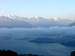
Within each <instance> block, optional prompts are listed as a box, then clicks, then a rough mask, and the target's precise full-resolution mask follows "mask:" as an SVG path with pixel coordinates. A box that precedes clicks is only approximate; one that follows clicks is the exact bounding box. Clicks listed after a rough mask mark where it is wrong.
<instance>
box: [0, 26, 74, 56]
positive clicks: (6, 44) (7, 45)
mask: <svg viewBox="0 0 75 56" xmlns="http://www.w3.org/2000/svg"><path fill="white" fill-rule="evenodd" d="M74 43H75V27H50V28H0V49H2V50H3V49H5V50H8V49H9V50H14V51H17V52H18V53H32V54H39V55H43V56H69V55H70V52H71V51H72V50H75V48H74V47H75V45H74Z"/></svg>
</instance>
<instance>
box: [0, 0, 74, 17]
mask: <svg viewBox="0 0 75 56" xmlns="http://www.w3.org/2000/svg"><path fill="white" fill-rule="evenodd" d="M0 14H1V15H7V14H16V15H20V16H59V17H60V16H74V15H75V0H0Z"/></svg>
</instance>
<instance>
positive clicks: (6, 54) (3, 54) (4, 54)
mask: <svg viewBox="0 0 75 56" xmlns="http://www.w3.org/2000/svg"><path fill="white" fill-rule="evenodd" d="M0 56H39V55H34V54H18V53H17V52H15V51H11V50H7V51H6V50H0ZM70 56H75V51H72V52H71V54H70Z"/></svg>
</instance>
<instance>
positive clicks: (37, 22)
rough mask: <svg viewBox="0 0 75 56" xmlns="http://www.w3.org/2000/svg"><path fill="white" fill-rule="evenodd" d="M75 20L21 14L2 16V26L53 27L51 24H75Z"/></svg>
mask: <svg viewBox="0 0 75 56" xmlns="http://www.w3.org/2000/svg"><path fill="white" fill-rule="evenodd" d="M74 23H75V20H71V19H63V18H55V17H54V18H45V17H30V18H28V17H19V16H13V17H8V16H0V27H9V28H12V27H25V28H33V27H51V26H70V25H71V26H74V25H75V24H74Z"/></svg>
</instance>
